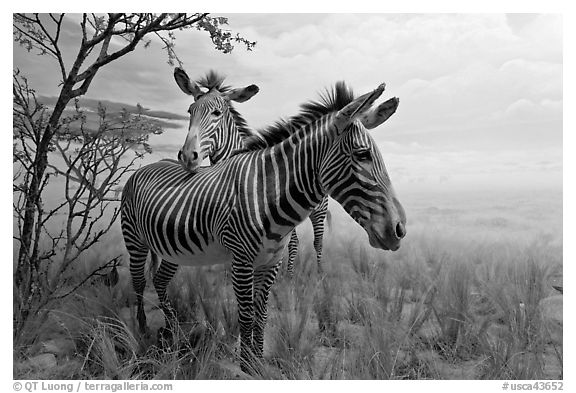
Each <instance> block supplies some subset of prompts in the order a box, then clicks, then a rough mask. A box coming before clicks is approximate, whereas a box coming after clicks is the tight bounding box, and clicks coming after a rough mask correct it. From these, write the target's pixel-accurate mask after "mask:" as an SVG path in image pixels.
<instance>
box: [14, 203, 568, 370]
mask: <svg viewBox="0 0 576 393" xmlns="http://www.w3.org/2000/svg"><path fill="white" fill-rule="evenodd" d="M523 209H525V207H523ZM461 211H462V212H463V213H459V212H461ZM523 211H524V210H523ZM430 214H431V215H430V217H428V218H427V217H426V216H420V221H417V224H414V225H412V226H411V227H409V234H408V237H407V238H406V242H405V243H404V244H403V246H402V248H401V249H400V250H399V251H398V252H396V253H387V252H383V251H378V250H374V249H371V248H369V247H368V246H367V244H366V239H365V234H364V233H363V232H362V231H361V230H358V231H353V232H352V231H346V232H344V231H338V229H337V228H335V229H333V230H332V231H331V233H330V236H328V237H327V238H326V239H325V242H324V250H325V252H324V257H323V262H324V275H323V276H319V275H318V273H317V271H316V260H315V253H314V250H313V247H312V244H311V233H310V231H309V230H308V229H307V227H304V228H299V230H300V231H303V233H301V234H300V239H301V242H300V250H299V255H298V258H297V260H296V264H295V274H294V277H293V278H292V279H290V278H289V277H288V276H287V275H286V274H284V272H283V270H282V271H281V272H280V274H279V276H278V278H277V282H276V283H275V284H274V285H273V287H272V291H271V294H270V298H269V304H268V315H269V317H268V325H267V328H266V331H265V334H266V336H265V344H264V345H265V347H264V360H263V361H261V362H257V361H255V362H254V364H253V370H252V372H251V375H247V374H244V373H242V372H241V371H240V368H239V363H240V362H239V359H238V353H239V351H238V349H239V345H238V342H239V339H238V334H239V327H238V322H237V308H236V300H235V296H234V292H233V290H232V285H231V282H230V277H229V273H228V271H227V269H226V267H219V266H217V267H212V268H181V269H180V270H179V271H178V273H177V274H176V276H175V277H174V279H173V282H172V283H171V284H170V286H169V288H168V297H169V299H170V301H171V304H172V307H173V309H174V310H175V314H176V317H177V320H178V325H177V326H176V328H175V329H174V331H173V337H172V341H171V342H170V343H169V345H164V346H161V345H159V343H158V341H157V337H156V334H155V333H156V331H157V330H158V328H159V327H161V326H163V325H164V316H163V315H162V312H161V310H160V309H159V308H158V305H157V298H156V295H155V293H154V291H153V290H152V285H151V283H150V284H149V285H148V288H147V290H146V292H145V306H146V307H145V308H146V312H147V314H148V322H149V326H150V331H149V332H147V333H146V334H140V333H139V332H138V329H137V323H136V320H135V297H134V294H133V291H132V288H131V283H130V279H129V275H128V272H127V270H126V269H125V268H124V269H121V279H120V282H119V284H118V285H117V286H116V287H114V288H107V287H104V286H103V285H102V284H101V283H99V282H95V283H92V284H91V285H88V286H86V287H84V288H82V289H81V290H80V291H79V292H78V293H77V294H75V295H74V296H73V297H71V298H70V299H65V300H63V301H61V302H59V303H55V304H53V305H52V306H51V308H50V309H47V310H43V311H42V313H39V314H38V315H37V317H36V318H34V319H32V320H31V321H30V324H29V326H27V328H26V333H25V334H24V335H22V338H21V339H20V341H19V342H18V345H15V352H14V357H15V364H16V367H15V369H14V376H15V378H39V377H42V378H94V379H95V378H110V379H115V378H116V379H131V378H139V379H140V378H142V379H231V378H260V379H432V378H434V379H441V378H455V377H457V378H462V377H466V378H477V379H480V378H486V379H545V378H558V377H561V376H562V353H563V352H562V348H561V347H559V346H558V345H557V344H554V343H553V342H552V341H551V340H550V337H549V332H547V330H546V325H545V324H544V323H543V322H542V315H541V314H542V312H541V309H540V307H539V305H540V302H541V300H542V299H544V298H546V297H547V296H550V295H551V294H553V292H552V291H553V290H552V289H549V284H548V276H550V275H551V274H552V271H554V272H556V273H557V272H558V271H561V266H562V258H561V245H558V243H557V240H554V239H555V237H554V238H551V237H550V236H543V235H541V234H540V233H539V232H532V233H533V237H532V238H530V239H529V240H530V241H528V240H526V239H524V240H523V241H520V240H519V239H523V238H522V237H521V236H519V235H518V233H521V234H522V236H524V234H525V232H526V228H525V226H526V225H528V224H529V223H527V222H526V220H524V219H522V220H521V219H517V218H515V217H513V216H512V214H511V213H510V214H508V215H507V216H506V217H504V218H505V220H495V221H494V222H492V221H490V220H488V218H489V217H484V218H486V219H484V218H483V221H481V223H482V225H480V224H478V222H479V221H478V219H479V216H478V215H474V214H471V213H466V212H465V211H464V210H458V209H451V210H450V216H449V221H447V222H449V223H450V225H445V226H438V228H441V230H430V228H431V227H433V226H434V225H437V224H435V221H434V220H435V219H436V218H437V217H436V216H435V215H432V213H430ZM433 214H437V213H436V212H433ZM459 214H462V217H461V218H459ZM498 214H500V213H498ZM482 217H483V216H482ZM482 217H480V218H482ZM335 219H336V218H335ZM340 219H341V220H343V221H342V222H344V223H345V222H346V221H345V219H346V218H345V217H340ZM418 222H419V223H418ZM469 223H475V225H476V226H477V227H474V228H473V229H472V230H471V232H465V231H464V230H462V228H466V230H468V229H469V228H470V227H468V226H466V225H469ZM494 223H496V224H498V226H497V228H498V229H497V230H498V231H500V232H494V233H493V232H490V231H489V230H488V229H490V228H492V229H493V227H494V225H495V224H494ZM493 224H494V225H493ZM512 224H513V225H516V226H513V225H512ZM490 225H492V227H490ZM506 225H509V226H508V227H506ZM502 226H504V228H506V229H510V228H511V229H510V230H511V231H517V232H513V233H512V234H510V237H506V236H508V233H507V232H504V231H503V230H502ZM518 231H519V232H518ZM497 235H498V236H497ZM551 239H552V240H551ZM530 243H532V244H533V245H530ZM15 317H17V310H16V315H15ZM55 338H56V339H61V340H65V342H66V343H67V348H69V350H67V352H63V353H59V354H58V355H57V366H56V367H53V368H51V369H50V370H46V369H38V368H34V367H33V366H32V365H30V364H31V363H30V361H29V359H32V358H33V357H34V356H36V355H38V354H39V353H42V352H43V350H44V349H43V348H45V347H46V343H47V342H48V341H50V340H52V339H55Z"/></svg>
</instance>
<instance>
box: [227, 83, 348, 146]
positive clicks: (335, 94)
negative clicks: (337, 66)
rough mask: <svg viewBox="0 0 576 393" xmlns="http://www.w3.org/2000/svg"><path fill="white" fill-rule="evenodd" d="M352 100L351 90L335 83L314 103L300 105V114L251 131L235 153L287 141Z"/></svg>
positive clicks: (312, 101) (342, 84) (344, 84)
mask: <svg viewBox="0 0 576 393" xmlns="http://www.w3.org/2000/svg"><path fill="white" fill-rule="evenodd" d="M353 100H354V93H353V92H352V88H350V87H348V86H347V85H346V83H345V82H337V83H336V84H335V85H334V86H333V87H332V89H326V90H325V91H324V92H323V93H321V94H320V98H319V99H318V100H316V101H314V100H311V101H308V102H305V103H304V104H302V105H300V113H298V114H297V115H295V116H292V117H291V118H289V119H288V120H286V119H281V120H279V121H277V122H276V123H274V124H273V125H271V126H268V127H265V128H263V129H259V130H257V131H252V132H251V133H250V134H248V137H247V138H245V139H244V148H243V149H242V150H238V151H237V153H242V152H247V151H253V150H260V149H264V148H267V147H270V146H274V145H276V144H279V143H281V142H282V141H284V140H285V139H288V138H289V137H290V136H291V135H292V134H294V133H295V132H296V131H298V130H299V129H300V128H302V127H303V126H305V125H307V124H311V123H313V122H314V121H316V120H318V119H320V118H321V117H323V116H325V115H327V114H329V113H333V112H337V111H339V110H340V109H342V108H344V107H345V106H346V105H348V104H349V103H351V102H352V101H353Z"/></svg>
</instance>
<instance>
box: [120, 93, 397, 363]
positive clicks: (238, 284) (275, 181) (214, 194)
mask: <svg viewBox="0 0 576 393" xmlns="http://www.w3.org/2000/svg"><path fill="white" fill-rule="evenodd" d="M382 91H383V86H380V87H379V88H378V89H377V90H375V91H374V92H372V93H369V94H367V95H364V96H362V97H359V98H358V99H355V100H353V101H352V102H350V103H349V104H348V105H346V106H345V107H344V108H343V109H342V110H340V111H337V112H336V111H334V110H332V111H330V112H328V113H325V114H319V115H317V118H316V119H315V120H314V121H312V122H310V123H309V124H308V125H307V126H305V127H303V128H301V129H299V130H298V131H296V132H294V131H293V130H291V131H290V132H289V134H287V137H286V138H285V139H283V140H282V141H279V142H277V143H276V144H273V145H272V146H270V147H262V146H255V145H252V144H250V143H247V144H245V146H246V147H245V148H244V150H243V151H240V152H238V153H235V154H233V155H232V157H230V158H228V159H227V160H224V161H222V162H220V163H218V164H216V165H214V166H211V167H206V168H198V169H197V170H196V171H195V172H190V171H187V170H185V169H184V165H185V164H186V161H185V160H183V165H180V164H179V163H177V162H174V161H160V162H157V163H154V164H151V165H148V166H145V167H143V168H141V169H139V170H138V171H136V172H135V173H134V174H133V175H132V176H131V177H130V179H129V180H128V181H127V183H126V186H125V187H124V190H123V194H122V207H121V218H122V232H123V235H124V239H125V243H126V247H127V250H128V252H129V254H130V271H131V273H132V277H133V284H134V288H135V290H136V293H137V296H138V320H139V324H140V327H141V328H142V329H144V328H145V327H146V317H145V314H144V309H143V303H142V292H143V289H144V285H145V282H144V273H143V272H144V265H145V260H146V254H147V253H148V251H151V252H152V253H153V254H154V255H156V257H157V258H161V259H162V260H163V261H166V262H168V263H169V265H167V267H168V268H167V270H166V271H163V270H162V271H160V273H161V274H162V275H163V277H164V278H165V279H169V278H170V277H171V274H173V272H174V271H175V270H176V267H175V266H176V265H180V264H187V265H195V266H199V265H207V264H217V263H228V262H229V263H231V264H232V283H233V288H234V291H235V294H236V298H237V301H238V309H239V322H240V335H241V354H242V358H243V359H248V356H249V353H250V352H252V353H254V354H255V355H256V356H262V348H263V346H262V343H263V329H264V326H265V322H266V302H267V298H268V293H269V289H270V286H271V285H272V283H273V282H274V279H275V276H276V274H277V272H278V267H279V264H280V260H281V255H282V251H283V249H284V246H285V245H286V243H287V242H288V240H289V237H290V234H291V232H292V231H293V229H294V227H295V226H296V225H297V224H299V223H300V222H302V221H303V220H304V219H305V218H306V217H308V216H309V215H310V213H311V211H312V210H313V209H314V208H315V207H316V206H318V204H320V202H321V201H322V200H323V199H324V198H325V197H326V195H330V196H332V197H333V198H334V199H335V200H336V201H337V202H339V203H340V204H341V205H342V206H343V207H344V209H345V210H346V211H347V212H348V213H349V214H350V215H351V216H352V217H353V218H354V219H355V220H356V221H358V222H359V223H360V225H362V226H363V227H364V229H365V230H366V232H367V233H368V235H369V239H370V242H371V244H373V245H374V246H375V247H379V248H384V249H393V250H395V249H397V248H398V247H399V244H400V239H401V238H402V237H403V236H404V235H405V229H404V223H405V216H404V211H403V209H402V207H401V205H400V203H399V202H398V200H397V199H396V197H395V194H394V191H393V189H392V187H391V184H390V180H389V178H388V175H387V173H386V169H385V167H384V164H383V161H382V157H381V155H380V152H379V150H378V148H377V147H376V145H375V143H374V141H373V140H372V138H371V136H370V135H369V134H368V132H367V131H366V129H365V127H364V126H363V125H362V122H361V121H357V120H355V119H357V118H359V116H361V115H362V114H363V113H365V112H366V110H367V109H368V108H369V107H370V106H371V105H372V103H373V102H374V100H375V99H376V98H377V97H378V96H379V95H380V94H381V93H382ZM389 101H390V100H389ZM387 103H388V101H387ZM385 104H386V103H385ZM394 104H395V105H397V101H394ZM387 105H388V106H389V105H390V104H387ZM393 109H394V110H395V106H394V108H393ZM261 135H266V134H265V133H262V134H261ZM288 135H289V136H288ZM366 154H368V155H369V160H368V159H367V158H366ZM188 162H190V161H188ZM162 265H164V262H162Z"/></svg>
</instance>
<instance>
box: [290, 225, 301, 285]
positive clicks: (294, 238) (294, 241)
mask: <svg viewBox="0 0 576 393" xmlns="http://www.w3.org/2000/svg"><path fill="white" fill-rule="evenodd" d="M298 242H299V241H298V234H297V233H296V228H294V229H293V230H292V234H291V235H290V242H289V243H288V277H290V278H293V277H294V261H295V260H296V256H297V255H298Z"/></svg>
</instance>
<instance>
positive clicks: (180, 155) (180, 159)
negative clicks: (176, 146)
mask: <svg viewBox="0 0 576 393" xmlns="http://www.w3.org/2000/svg"><path fill="white" fill-rule="evenodd" d="M178 161H182V150H180V151H178Z"/></svg>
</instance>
